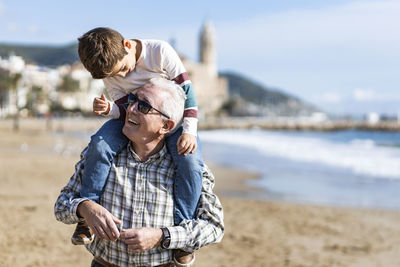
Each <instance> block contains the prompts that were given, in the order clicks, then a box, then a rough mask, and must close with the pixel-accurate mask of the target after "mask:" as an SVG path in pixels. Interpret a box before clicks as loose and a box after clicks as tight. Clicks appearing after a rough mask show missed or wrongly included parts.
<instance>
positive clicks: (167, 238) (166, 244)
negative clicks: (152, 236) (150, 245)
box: [161, 227, 171, 249]
mask: <svg viewBox="0 0 400 267" xmlns="http://www.w3.org/2000/svg"><path fill="white" fill-rule="evenodd" d="M161 231H162V233H163V235H162V238H161V247H162V248H163V249H167V248H168V247H169V243H170V242H171V235H170V234H169V230H168V228H167V227H164V228H161Z"/></svg>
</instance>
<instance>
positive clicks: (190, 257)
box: [174, 249, 196, 267]
mask: <svg viewBox="0 0 400 267" xmlns="http://www.w3.org/2000/svg"><path fill="white" fill-rule="evenodd" d="M195 259H196V257H195V256H194V252H192V253H190V252H186V251H183V250H180V249H178V250H175V253H174V262H175V265H176V266H177V267H191V266H194V261H195Z"/></svg>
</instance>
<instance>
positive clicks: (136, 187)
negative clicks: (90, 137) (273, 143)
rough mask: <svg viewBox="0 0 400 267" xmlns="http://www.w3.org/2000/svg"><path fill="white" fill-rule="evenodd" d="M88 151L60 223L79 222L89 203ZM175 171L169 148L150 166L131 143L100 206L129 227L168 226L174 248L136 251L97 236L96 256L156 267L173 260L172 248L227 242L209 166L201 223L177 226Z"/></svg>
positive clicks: (61, 204)
mask: <svg viewBox="0 0 400 267" xmlns="http://www.w3.org/2000/svg"><path fill="white" fill-rule="evenodd" d="M85 153H86V149H85V150H84V151H83V152H82V155H81V160H80V161H79V162H78V163H77V164H76V166H75V173H74V174H73V176H72V177H71V179H70V181H69V182H68V184H67V185H66V186H65V187H64V188H63V189H62V190H61V193H60V196H59V197H58V199H57V201H56V203H55V206H54V212H55V216H56V218H57V220H59V221H61V222H63V223H67V224H72V223H77V222H78V221H79V218H78V216H77V214H76V210H77V207H78V205H79V203H81V202H82V201H84V200H86V199H84V198H80V195H79V192H80V187H81V176H82V172H83V168H84V166H83V162H84V157H85ZM174 170H175V165H174V164H173V162H172V158H171V156H170V155H169V153H168V152H167V149H166V147H165V146H164V147H163V148H162V149H161V150H160V151H159V152H158V153H157V154H155V155H153V156H151V157H150V158H149V159H148V160H147V161H146V162H141V161H140V158H139V157H138V156H137V155H136V153H135V152H134V151H133V149H132V147H131V144H129V145H128V146H127V148H126V149H124V150H123V151H122V152H121V153H120V154H119V155H118V156H117V157H116V158H115V159H114V162H113V164H112V167H111V170H110V173H109V176H108V180H107V184H106V187H105V189H104V193H103V195H102V196H101V198H100V204H101V205H102V206H103V207H105V208H106V209H107V210H108V211H110V212H111V213H112V214H113V215H114V216H116V217H117V218H119V219H121V220H122V221H123V228H125V229H128V228H136V227H154V228H161V227H168V229H169V231H170V233H171V243H170V246H169V249H162V248H161V247H159V246H157V247H154V248H152V249H150V250H147V251H144V252H142V253H133V252H131V251H129V250H128V248H127V245H126V244H125V243H124V242H123V241H122V240H119V239H118V240H117V241H115V242H111V241H108V240H104V239H101V238H97V237H95V240H94V241H93V242H92V243H91V244H88V245H86V248H87V249H88V250H89V251H90V252H91V253H92V254H93V255H94V256H99V257H101V258H102V259H104V260H106V261H108V262H110V263H113V264H116V265H118V266H155V265H160V264H164V263H167V262H170V261H172V259H173V254H172V249H178V248H179V249H184V250H186V251H193V250H196V249H199V248H200V247H202V246H205V245H207V244H211V243H217V242H219V241H221V239H222V236H223V231H224V224H223V211H222V206H221V203H220V201H219V199H218V197H217V196H216V195H215V194H214V193H213V192H212V188H213V187H214V176H213V175H212V173H211V172H210V170H209V169H208V167H205V168H204V170H203V188H202V194H201V196H200V200H199V204H198V207H197V212H196V216H195V219H193V220H184V221H183V222H182V223H181V224H180V225H178V226H174V215H173V214H174V203H173V178H174Z"/></svg>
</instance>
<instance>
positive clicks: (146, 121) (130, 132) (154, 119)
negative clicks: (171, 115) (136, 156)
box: [122, 84, 164, 144]
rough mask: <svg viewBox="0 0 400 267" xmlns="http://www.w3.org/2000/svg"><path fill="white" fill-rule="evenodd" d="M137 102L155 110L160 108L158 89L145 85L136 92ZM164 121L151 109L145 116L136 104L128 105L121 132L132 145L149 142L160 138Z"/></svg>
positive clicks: (160, 94)
mask: <svg viewBox="0 0 400 267" xmlns="http://www.w3.org/2000/svg"><path fill="white" fill-rule="evenodd" d="M136 95H137V97H138V99H139V100H141V101H145V102H147V103H148V104H150V105H151V106H152V107H154V108H156V109H160V107H161V102H162V99H161V96H162V95H163V94H162V92H160V89H159V88H157V87H156V86H154V85H152V84H146V85H144V86H143V87H141V88H139V89H138V90H137V92H136ZM163 126H164V120H163V118H162V116H161V115H160V113H159V112H157V111H155V110H154V109H151V110H150V111H149V112H148V113H147V114H143V113H142V112H140V111H139V110H138V103H137V102H136V103H134V104H133V105H129V106H128V108H127V110H126V118H125V125H124V127H123V129H122V132H123V133H124V134H125V135H126V136H127V137H128V138H129V139H130V140H131V141H133V142H134V143H137V144H138V143H139V142H145V143H147V142H151V141H153V140H155V139H157V138H158V137H159V136H160V129H161V128H163Z"/></svg>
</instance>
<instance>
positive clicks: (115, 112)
mask: <svg viewBox="0 0 400 267" xmlns="http://www.w3.org/2000/svg"><path fill="white" fill-rule="evenodd" d="M103 82H104V86H105V87H106V91H107V93H108V95H109V96H110V97H111V99H112V100H114V102H110V112H109V113H108V114H105V116H106V117H110V118H114V119H119V120H124V119H125V115H126V110H125V107H124V105H125V104H126V103H127V102H128V95H127V94H126V92H125V91H123V90H121V89H118V88H115V86H114V85H113V84H112V83H110V81H109V80H108V79H107V78H105V79H103Z"/></svg>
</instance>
